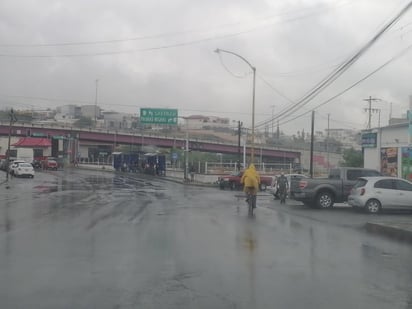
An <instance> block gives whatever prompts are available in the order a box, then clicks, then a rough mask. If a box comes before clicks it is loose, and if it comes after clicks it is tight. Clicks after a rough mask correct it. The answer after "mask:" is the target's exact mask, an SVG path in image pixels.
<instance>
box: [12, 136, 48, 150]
mask: <svg viewBox="0 0 412 309" xmlns="http://www.w3.org/2000/svg"><path fill="white" fill-rule="evenodd" d="M12 146H14V147H31V148H36V147H50V146H51V142H50V140H48V139H47V138H35V137H22V138H20V139H19V140H18V142H17V143H14V144H12Z"/></svg>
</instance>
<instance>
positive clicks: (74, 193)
mask: <svg viewBox="0 0 412 309" xmlns="http://www.w3.org/2000/svg"><path fill="white" fill-rule="evenodd" d="M36 177H37V178H38V179H35V180H34V182H33V181H32V180H29V182H27V181H26V180H24V181H23V179H22V181H20V179H19V180H17V181H14V180H13V184H12V186H11V189H9V190H7V191H6V190H3V189H1V190H2V191H1V192H2V198H3V202H2V204H1V207H0V307H1V308H345V309H346V308H412V267H411V264H410V258H411V256H412V248H411V246H408V245H406V244H401V243H396V242H393V241H389V240H385V239H382V238H378V237H374V236H370V235H368V234H366V233H364V232H363V231H361V230H359V229H355V228H348V227H342V226H339V225H333V224H331V223H327V222H326V223H325V222H322V221H318V220H313V219H311V218H309V217H305V216H298V215H295V214H293V213H290V212H289V211H282V208H279V207H278V206H279V205H277V204H276V203H278V202H277V201H273V199H271V198H268V197H267V196H266V197H264V196H263V197H260V198H259V199H258V205H259V206H260V207H258V209H257V210H256V216H255V217H253V218H248V217H247V206H246V203H245V202H244V201H243V200H239V201H238V200H237V199H236V198H235V197H234V195H235V193H233V192H227V191H220V190H217V189H215V188H199V187H185V186H182V185H180V184H175V183H172V182H167V181H162V180H161V179H156V178H155V179H153V178H150V177H144V176H143V177H140V176H138V175H130V174H126V175H116V174H110V173H99V172H98V173H94V175H90V172H84V171H72V172H69V171H67V172H65V175H59V174H56V175H55V176H53V177H51V176H50V175H48V174H42V173H38V174H36ZM22 188H24V189H25V190H24V191H23V192H22V190H21V189H22ZM237 194H239V193H237ZM282 207H288V206H282ZM284 209H285V210H287V208H284ZM295 211H296V210H295ZM303 212H304V211H303V210H302V213H303ZM333 215H334V214H333V213H331V214H328V216H333ZM337 215H342V214H341V213H337Z"/></svg>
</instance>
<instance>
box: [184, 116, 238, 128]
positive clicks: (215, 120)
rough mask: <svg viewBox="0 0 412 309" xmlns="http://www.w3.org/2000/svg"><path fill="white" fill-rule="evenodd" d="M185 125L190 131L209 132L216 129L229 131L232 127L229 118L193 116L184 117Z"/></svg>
mask: <svg viewBox="0 0 412 309" xmlns="http://www.w3.org/2000/svg"><path fill="white" fill-rule="evenodd" d="M184 119H185V121H186V122H185V125H186V126H187V128H188V129H189V130H208V129H216V128H224V129H228V128H229V126H230V119H229V118H220V117H215V116H202V115H192V116H188V117H184Z"/></svg>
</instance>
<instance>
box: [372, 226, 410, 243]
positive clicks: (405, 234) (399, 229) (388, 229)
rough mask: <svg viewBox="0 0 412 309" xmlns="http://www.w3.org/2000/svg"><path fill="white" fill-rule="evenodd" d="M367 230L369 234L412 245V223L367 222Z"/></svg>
mask: <svg viewBox="0 0 412 309" xmlns="http://www.w3.org/2000/svg"><path fill="white" fill-rule="evenodd" d="M365 229H366V231H367V232H369V233H374V234H380V235H383V236H387V237H390V238H393V239H396V240H399V241H406V242H410V243H412V222H367V223H366V224H365Z"/></svg>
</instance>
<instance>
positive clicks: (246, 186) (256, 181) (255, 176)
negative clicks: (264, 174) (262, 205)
mask: <svg viewBox="0 0 412 309" xmlns="http://www.w3.org/2000/svg"><path fill="white" fill-rule="evenodd" d="M240 183H241V184H243V192H245V193H246V195H248V194H250V195H252V197H253V208H256V194H257V191H258V189H259V185H260V175H259V173H258V172H257V171H256V168H255V165H254V164H253V163H252V164H250V165H249V167H248V168H247V169H246V170H245V171H244V173H243V175H242V178H241V179H240ZM246 202H249V201H248V199H246Z"/></svg>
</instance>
